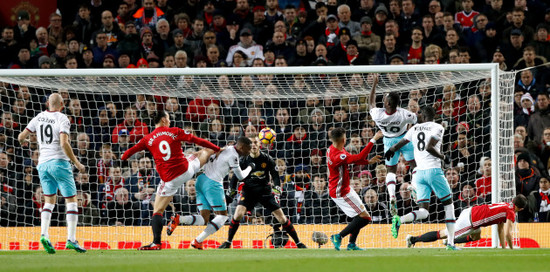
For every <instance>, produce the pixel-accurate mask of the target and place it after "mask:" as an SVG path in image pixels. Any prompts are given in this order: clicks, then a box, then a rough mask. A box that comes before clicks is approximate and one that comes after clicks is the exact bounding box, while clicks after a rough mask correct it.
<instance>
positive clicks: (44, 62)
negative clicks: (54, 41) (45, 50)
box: [38, 56, 52, 69]
mask: <svg viewBox="0 0 550 272" xmlns="http://www.w3.org/2000/svg"><path fill="white" fill-rule="evenodd" d="M51 64H52V61H51V60H50V58H49V57H48V56H40V58H38V68H40V69H49V68H50V67H51Z"/></svg>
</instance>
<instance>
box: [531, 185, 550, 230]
mask: <svg viewBox="0 0 550 272" xmlns="http://www.w3.org/2000/svg"><path fill="white" fill-rule="evenodd" d="M533 195H534V197H535V203H536V205H535V209H534V212H535V216H534V218H538V222H550V213H549V212H550V198H549V196H550V178H549V177H548V175H543V176H542V177H541V178H540V180H539V191H538V194H537V192H535V193H534V194H533ZM535 222H536V221H535Z"/></svg>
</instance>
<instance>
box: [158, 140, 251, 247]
mask: <svg viewBox="0 0 550 272" xmlns="http://www.w3.org/2000/svg"><path fill="white" fill-rule="evenodd" d="M251 145H252V142H251V141H250V139H248V138H246V137H240V138H239V139H238V140H237V144H236V145H235V146H229V147H227V148H225V149H223V150H222V151H221V152H220V153H219V155H218V156H216V155H212V156H210V159H209V160H208V162H207V163H206V164H205V165H204V173H203V174H201V175H200V176H199V177H198V178H197V183H196V184H195V187H196V190H197V207H198V208H199V210H200V212H201V216H196V215H186V216H182V217H181V222H182V223H183V224H184V225H195V226H202V225H207V227H206V229H205V230H204V231H203V232H202V233H201V234H199V236H197V238H195V239H194V240H193V242H191V246H192V247H194V248H196V249H202V242H203V241H204V240H205V239H206V238H207V237H208V236H210V235H212V234H213V233H215V232H216V231H218V230H219V229H220V228H222V227H223V225H224V224H225V221H227V218H229V217H228V216H227V205H226V203H225V193H224V191H223V179H224V178H225V176H227V175H228V174H229V170H233V174H234V175H235V176H236V177H237V179H239V180H242V179H244V178H246V177H247V176H248V174H250V171H252V170H253V168H254V164H253V163H251V164H249V165H248V167H246V169H245V170H241V167H240V165H239V158H242V157H246V156H248V155H249V154H250V149H251ZM211 210H214V213H215V214H216V216H215V217H214V218H213V219H212V221H210V211H211ZM209 221H210V222H209ZM179 223H180V215H179V214H176V215H175V216H172V218H171V220H170V223H169V224H168V227H167V229H166V233H167V234H168V235H171V234H172V233H173V232H174V230H175V229H176V227H177V226H178V225H179Z"/></svg>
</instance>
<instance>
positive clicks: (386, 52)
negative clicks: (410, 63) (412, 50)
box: [374, 34, 406, 65]
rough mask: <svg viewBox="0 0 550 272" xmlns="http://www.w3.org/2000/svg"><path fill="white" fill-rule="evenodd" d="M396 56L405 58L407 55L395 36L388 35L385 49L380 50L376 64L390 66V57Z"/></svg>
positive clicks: (375, 58)
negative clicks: (398, 44)
mask: <svg viewBox="0 0 550 272" xmlns="http://www.w3.org/2000/svg"><path fill="white" fill-rule="evenodd" d="M395 54H399V55H401V56H402V57H403V56H404V55H405V54H406V53H405V51H404V50H402V49H401V47H398V46H397V44H396V40H395V36H394V35H392V34H387V35H386V36H385V37H384V47H382V48H380V50H378V51H377V52H376V56H375V57H374V64H376V65H383V64H386V65H387V64H390V57H391V56H393V55H395Z"/></svg>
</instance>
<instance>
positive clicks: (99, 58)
mask: <svg viewBox="0 0 550 272" xmlns="http://www.w3.org/2000/svg"><path fill="white" fill-rule="evenodd" d="M95 39H96V47H94V49H93V50H92V52H93V57H94V58H93V60H94V63H95V64H96V65H101V66H102V64H103V61H104V59H105V56H106V55H112V56H113V57H115V58H117V56H118V52H117V51H116V49H113V48H112V47H110V46H109V45H108V43H107V34H106V33H103V32H99V33H97V34H96V36H95Z"/></svg>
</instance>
